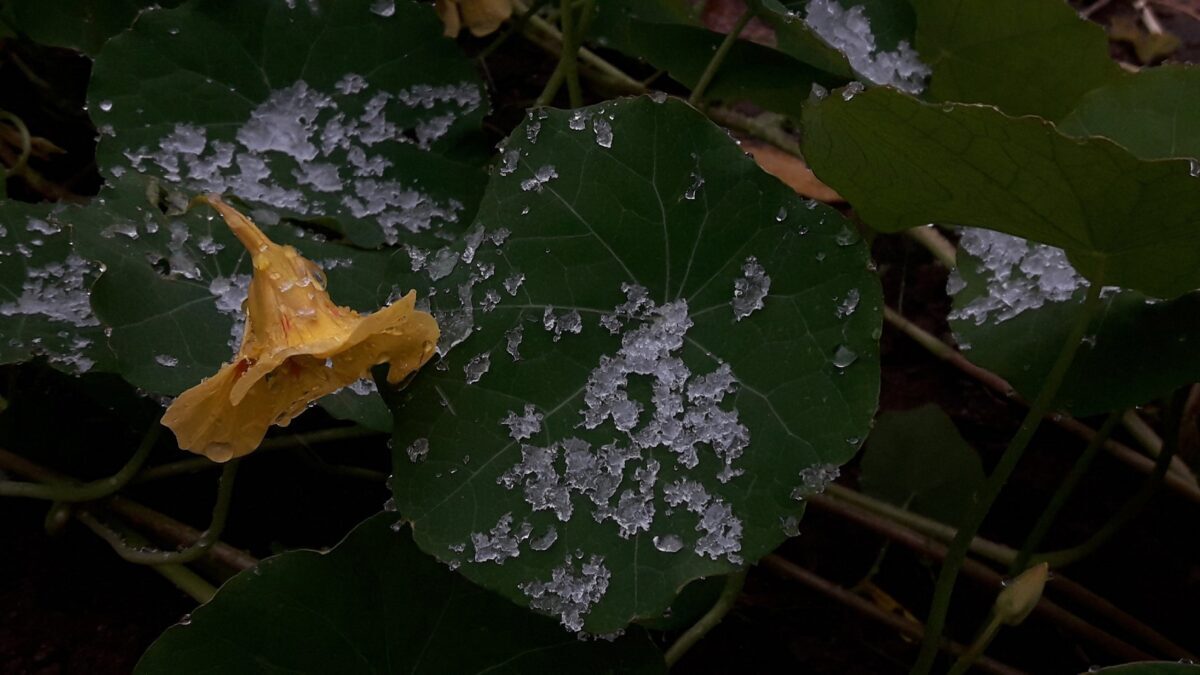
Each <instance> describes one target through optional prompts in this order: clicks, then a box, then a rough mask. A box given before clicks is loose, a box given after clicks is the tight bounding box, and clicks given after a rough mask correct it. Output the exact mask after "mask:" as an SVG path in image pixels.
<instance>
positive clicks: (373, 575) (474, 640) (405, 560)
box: [134, 513, 665, 675]
mask: <svg viewBox="0 0 1200 675" xmlns="http://www.w3.org/2000/svg"><path fill="white" fill-rule="evenodd" d="M395 520H396V517H395V516H392V515H389V514H386V513H383V514H379V515H377V516H375V517H373V518H370V519H368V520H367V521H365V522H363V523H362V524H361V525H359V526H358V527H357V528H355V530H354V531H353V532H351V533H350V534H349V535H348V536H347V537H346V539H345V540H344V541H343V542H342V543H341V544H338V545H337V546H336V547H334V548H333V549H332V550H330V551H329V552H327V553H320V552H317V551H291V552H288V553H283V554H281V555H277V556H275V557H272V558H267V559H266V560H263V561H262V562H261V563H260V564H259V565H258V567H256V568H254V569H252V570H247V571H245V572H242V573H241V574H239V575H238V576H236V577H234V578H233V579H231V580H230V581H228V582H226V583H225V585H224V586H222V587H221V590H220V591H219V592H218V593H217V595H216V597H215V598H213V599H212V600H211V601H210V602H208V603H207V604H205V605H203V606H201V607H200V608H199V609H197V610H196V611H195V612H193V613H192V614H191V616H189V617H187V618H185V619H184V621H182V622H180V623H179V624H178V625H176V626H174V627H172V628H169V629H167V631H166V632H165V633H163V635H162V637H160V638H159V639H158V640H157V641H156V642H155V643H154V644H153V645H151V646H150V649H149V650H148V651H147V652H146V654H145V656H143V657H142V659H141V661H139V662H138V665H137V668H136V669H135V670H134V672H135V673H136V674H137V675H158V674H162V675H168V674H169V675H187V674H189V673H210V672H237V673H279V672H289V673H313V674H314V675H316V674H325V673H345V674H347V675H351V674H355V673H364V674H367V673H369V674H375V673H485V672H486V673H550V672H567V671H570V672H581V673H615V672H622V673H647V674H649V673H662V672H664V670H665V669H664V666H663V662H662V656H661V655H660V654H659V652H658V650H657V649H655V648H654V646H653V645H652V644H651V643H650V641H649V640H648V639H647V638H646V637H645V635H644V634H635V635H628V636H625V637H621V638H619V639H617V640H616V641H615V642H612V643H609V642H605V641H602V640H601V641H590V642H589V641H582V640H579V639H578V638H576V637H575V636H574V635H571V634H568V633H564V632H563V631H562V629H560V628H559V627H558V626H556V625H555V624H554V622H553V621H551V620H549V619H546V618H544V617H540V616H537V615H535V614H532V613H530V612H526V611H523V610H521V609H518V608H517V607H515V606H514V605H513V604H512V603H510V602H508V601H507V600H504V599H502V598H499V597H497V596H495V595H492V594H491V593H488V592H486V591H483V590H481V589H479V588H477V587H475V586H472V585H471V584H470V583H468V582H466V581H464V580H463V579H462V578H461V577H459V576H458V575H455V574H452V573H451V572H449V571H447V570H446V569H445V568H444V567H443V566H441V565H439V564H438V563H436V562H435V561H434V560H433V559H432V558H429V557H427V556H425V555H424V554H422V553H421V552H420V551H418V550H417V547H416V546H414V545H413V543H412V539H411V536H410V534H409V532H408V530H407V529H399V528H393V527H392V523H393V522H395ZM393 530H395V531H393Z"/></svg>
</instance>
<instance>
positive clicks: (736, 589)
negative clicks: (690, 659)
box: [663, 570, 746, 668]
mask: <svg viewBox="0 0 1200 675" xmlns="http://www.w3.org/2000/svg"><path fill="white" fill-rule="evenodd" d="M744 585H746V570H742V571H741V572H737V573H735V574H730V575H729V577H727V578H726V579H725V588H723V589H722V590H721V595H720V596H718V597H717V601H716V602H715V603H714V604H713V606H712V608H711V609H709V610H708V611H707V612H705V614H704V616H702V617H700V619H699V620H698V621H696V623H695V624H694V625H693V626H692V627H691V628H689V629H687V631H685V632H684V634H683V635H680V636H679V639H677V640H675V643H674V644H672V645H671V647H670V649H668V650H667V653H666V654H665V655H664V656H663V658H664V660H666V662H667V667H668V668H670V667H671V666H674V665H675V664H676V663H678V662H679V659H681V658H683V655H684V654H686V653H687V652H688V650H689V649H691V648H692V647H693V646H694V645H695V644H696V643H697V642H699V641H700V640H701V639H702V638H703V637H704V636H705V635H708V632H709V631H711V630H712V629H713V628H716V627H717V624H719V623H721V620H722V619H724V618H725V615H726V614H728V613H729V610H731V609H733V605H734V603H735V602H737V598H738V595H740V594H741V592H742V586H744Z"/></svg>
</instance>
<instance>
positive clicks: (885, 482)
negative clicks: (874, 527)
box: [859, 404, 984, 525]
mask: <svg viewBox="0 0 1200 675" xmlns="http://www.w3.org/2000/svg"><path fill="white" fill-rule="evenodd" d="M983 478H984V475H983V464H982V463H981V462H980V461H979V455H978V454H976V452H975V450H974V448H972V447H971V446H970V445H968V444H967V442H966V441H965V440H963V437H962V436H961V435H960V434H959V433H958V429H957V428H955V426H954V422H953V421H952V420H951V419H950V417H949V416H948V415H946V413H944V412H942V409H941V408H939V407H937V406H936V405H933V404H928V405H924V406H921V407H920V408H913V409H912V410H904V411H897V412H886V413H883V414H882V415H880V416H879V418H878V419H876V420H875V427H874V428H873V429H871V435H870V436H868V437H867V444H866V449H865V450H864V451H863V457H862V473H861V475H860V478H859V480H860V481H861V483H862V489H863V491H864V492H866V493H867V494H869V495H872V496H874V497H879V498H880V499H884V500H886V501H888V502H891V503H892V504H895V505H897V506H901V507H904V508H907V509H910V510H912V511H916V512H917V513H922V514H925V515H927V516H930V517H933V518H937V519H939V520H941V521H942V522H946V523H950V524H951V525H956V524H957V523H958V521H959V520H960V519H961V518H962V517H963V514H965V513H967V512H968V511H970V509H971V506H972V504H973V503H974V498H975V491H976V490H977V489H978V488H979V486H980V484H982V483H983Z"/></svg>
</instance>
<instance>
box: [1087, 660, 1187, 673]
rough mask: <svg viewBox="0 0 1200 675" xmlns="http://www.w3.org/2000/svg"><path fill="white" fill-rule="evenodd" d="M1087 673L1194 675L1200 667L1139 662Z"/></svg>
mask: <svg viewBox="0 0 1200 675" xmlns="http://www.w3.org/2000/svg"><path fill="white" fill-rule="evenodd" d="M1088 673H1103V675H1196V674H1197V673H1200V666H1198V665H1196V664H1194V663H1186V662H1182V661H1181V662H1178V663H1172V662H1170V661H1139V662H1138V663H1125V664H1122V665H1119V666H1109V667H1107V668H1098V669H1096V670H1089V671H1088Z"/></svg>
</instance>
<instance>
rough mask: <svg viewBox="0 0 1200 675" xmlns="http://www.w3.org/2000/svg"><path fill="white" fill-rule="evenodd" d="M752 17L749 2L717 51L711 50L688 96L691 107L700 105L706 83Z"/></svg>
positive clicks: (751, 7)
mask: <svg viewBox="0 0 1200 675" xmlns="http://www.w3.org/2000/svg"><path fill="white" fill-rule="evenodd" d="M753 18H754V3H753V2H751V3H749V4H748V5H747V6H746V11H745V12H742V15H741V16H740V17H738V20H737V23H735V24H733V28H730V29H729V32H728V33H726V34H725V39H724V40H722V41H721V44H720V46H718V47H717V51H715V52H713V55H712V58H711V59H709V61H708V65H707V66H705V68H704V72H703V73H701V74H700V80H699V81H698V82H696V86H695V87H693V88H692V95H691V96H689V97H688V103H691V104H692V106H693V107H696V108H698V107H700V102H701V101H702V100H703V99H704V90H706V89H708V85H710V84H712V81H713V78H714V77H716V76H717V71H718V70H720V68H721V64H722V63H724V62H725V57H726V56H728V55H729V50H730V49H733V43H735V42H737V39H738V36H739V35H741V33H742V30H743V29H744V28H745V27H746V24H748V23H750V19H753Z"/></svg>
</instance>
